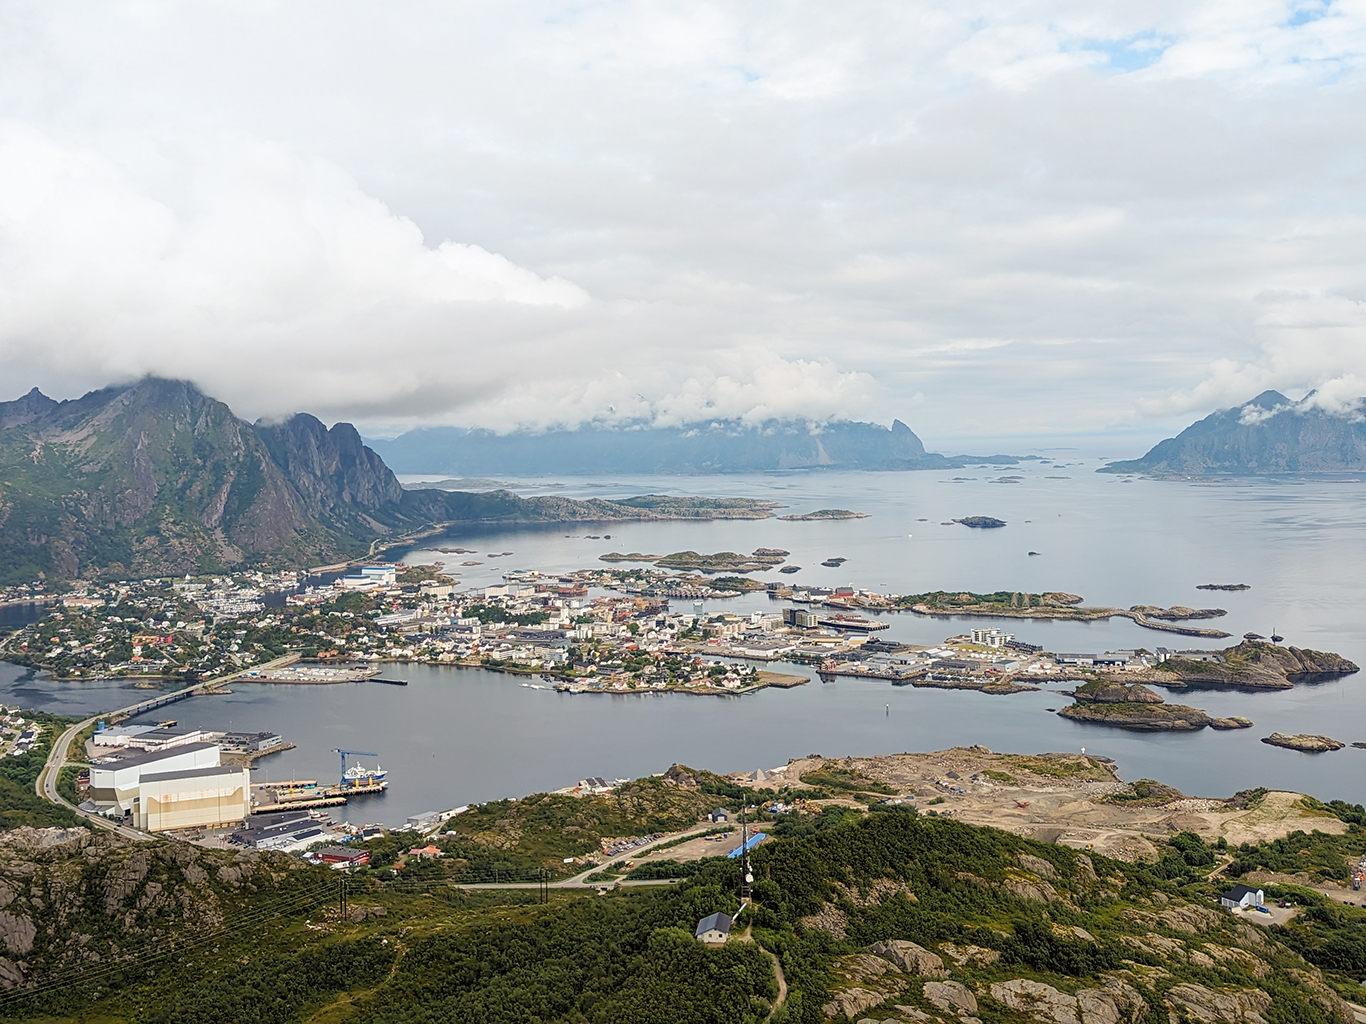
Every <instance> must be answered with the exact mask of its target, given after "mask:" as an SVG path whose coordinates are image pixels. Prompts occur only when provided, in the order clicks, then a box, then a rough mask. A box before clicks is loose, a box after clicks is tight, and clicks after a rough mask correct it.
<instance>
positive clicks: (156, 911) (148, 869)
mask: <svg viewBox="0 0 1366 1024" xmlns="http://www.w3.org/2000/svg"><path fill="white" fill-rule="evenodd" d="M311 890H316V891H317V892H318V893H320V894H321V896H324V897H325V896H327V895H330V880H329V879H327V878H322V877H319V873H318V872H316V871H310V870H309V869H306V868H305V867H304V865H303V864H302V862H300V861H298V860H295V859H294V858H291V857H285V856H283V855H279V854H264V855H263V854H258V853H255V852H250V851H242V852H239V853H236V854H233V853H230V852H219V851H211V850H205V849H202V848H200V847H196V846H191V845H190V844H188V843H153V844H146V843H143V844H133V843H129V842H127V841H126V840H124V839H121V838H118V837H116V836H112V835H109V834H108V833H100V832H92V831H90V830H88V829H85V828H73V829H57V828H46V829H36V828H28V827H24V828H16V829H12V830H10V831H7V832H0V908H3V909H0V992H3V991H5V990H12V989H23V988H25V987H27V986H29V985H33V984H42V983H44V982H50V981H51V980H53V979H62V978H66V977H71V976H77V975H79V973H80V972H83V971H93V970H96V969H106V970H107V969H109V968H111V967H115V966H117V965H120V964H125V963H126V964H129V965H132V964H134V963H136V962H137V961H138V960H139V959H141V958H143V957H145V956H146V955H147V953H148V951H149V950H153V949H156V948H157V947H159V946H160V945H161V944H162V943H164V942H165V935H166V934H167V932H168V931H170V932H173V933H174V934H176V935H177V937H178V938H179V939H181V940H182V941H185V940H189V939H192V938H193V937H195V936H196V935H197V934H199V933H203V932H207V931H213V930H216V929H218V928H220V927H221V926H222V925H224V924H225V922H230V921H231V920H232V919H233V917H234V915H240V914H241V913H242V912H243V911H244V910H246V909H248V908H249V907H250V903H251V901H252V900H253V899H257V898H261V899H270V898H274V899H276V900H278V899H279V897H280V895H281V893H282V892H288V893H296V892H300V891H303V892H309V891H311Z"/></svg>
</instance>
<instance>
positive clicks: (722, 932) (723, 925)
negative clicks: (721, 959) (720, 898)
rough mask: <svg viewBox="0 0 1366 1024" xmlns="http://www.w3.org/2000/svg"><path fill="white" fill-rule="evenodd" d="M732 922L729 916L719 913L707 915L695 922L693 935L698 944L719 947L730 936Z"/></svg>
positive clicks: (732, 919)
mask: <svg viewBox="0 0 1366 1024" xmlns="http://www.w3.org/2000/svg"><path fill="white" fill-rule="evenodd" d="M734 922H735V919H734V918H733V917H731V916H730V915H729V914H722V913H721V912H719V911H718V912H717V913H715V914H708V915H707V916H706V917H704V918H702V920H700V921H698V922H697V931H696V933H695V934H696V936H697V939H698V941H699V942H705V943H707V944H708V945H720V944H721V943H723V942H725V941H726V939H727V938H728V937H729V936H730V926H731V925H732V924H733V923H734Z"/></svg>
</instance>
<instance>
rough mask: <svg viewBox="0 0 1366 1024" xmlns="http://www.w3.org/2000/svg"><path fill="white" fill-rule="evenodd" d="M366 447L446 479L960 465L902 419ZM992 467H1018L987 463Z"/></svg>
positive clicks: (426, 431)
mask: <svg viewBox="0 0 1366 1024" xmlns="http://www.w3.org/2000/svg"><path fill="white" fill-rule="evenodd" d="M366 443H367V444H369V445H370V447H372V448H373V449H374V450H375V451H377V452H379V453H380V454H381V455H382V456H383V457H384V459H385V461H386V462H387V463H388V464H389V465H390V466H391V467H392V468H393V469H394V470H395V471H396V472H399V473H433V474H446V475H451V476H478V475H483V474H497V473H505V474H509V475H513V476H537V475H541V474H545V473H552V474H565V475H569V476H588V475H593V474H598V473H751V472H771V471H775V470H794V469H819V468H842V469H951V468H954V467H955V466H957V465H961V464H963V462H964V460H965V457H959V458H957V459H952V458H947V457H945V456H943V455H937V454H934V453H933V452H927V451H925V445H924V444H923V443H921V440H920V438H919V437H917V436H916V435H915V432H914V431H912V430H911V428H910V427H908V426H906V424H904V423H902V422H901V421H900V420H896V421H894V422H893V423H892V426H891V427H890V428H888V427H884V426H882V425H881V424H877V423H860V422H854V421H839V422H834V423H826V424H822V425H820V426H813V425H811V424H808V423H805V422H796V421H791V420H770V421H768V422H766V423H761V424H747V423H741V422H740V421H738V420H718V421H713V422H710V423H706V424H700V425H690V426H682V427H642V426H636V427H601V426H587V427H579V428H577V429H575V430H550V431H546V432H543V433H532V432H529V431H518V432H515V433H511V434H495V433H493V432H492V431H489V430H467V429H461V428H459V427H423V428H419V429H417V430H410V431H409V432H408V433H406V434H403V435H401V436H399V437H396V438H394V439H393V440H389V441H384V440H378V439H374V438H369V439H367V440H366ZM975 461H982V460H980V459H978V460H975ZM992 461H1006V462H1013V461H1016V460H1014V459H1012V458H1010V457H1009V456H994V457H993V458H992Z"/></svg>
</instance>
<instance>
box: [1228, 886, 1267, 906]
mask: <svg viewBox="0 0 1366 1024" xmlns="http://www.w3.org/2000/svg"><path fill="white" fill-rule="evenodd" d="M1265 902H1266V901H1265V897H1264V896H1263V895H1262V890H1261V889H1254V888H1252V887H1251V886H1249V885H1235V886H1234V887H1233V888H1232V889H1230V890H1229V891H1228V892H1226V893H1224V894H1223V895H1222V896H1220V897H1219V905H1220V906H1224V907H1228V909H1229V910H1246V909H1247V908H1248V907H1260V906H1264V905H1265Z"/></svg>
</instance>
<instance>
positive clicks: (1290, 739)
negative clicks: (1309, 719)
mask: <svg viewBox="0 0 1366 1024" xmlns="http://www.w3.org/2000/svg"><path fill="white" fill-rule="evenodd" d="M1262 742H1263V743H1265V744H1267V745H1269V746H1272V747H1285V748H1286V749H1287V750H1300V751H1303V752H1304V753H1306V754H1322V753H1326V752H1327V751H1330V750H1341V749H1342V748H1343V747H1345V746H1347V744H1346V743H1343V742H1341V741H1340V740H1335V739H1333V738H1332V737H1331V736H1315V735H1311V734H1309V733H1303V732H1300V733H1295V734H1294V735H1293V736H1287V735H1286V734H1285V733H1280V732H1273V733H1272V734H1271V735H1270V736H1263V737H1262Z"/></svg>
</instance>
